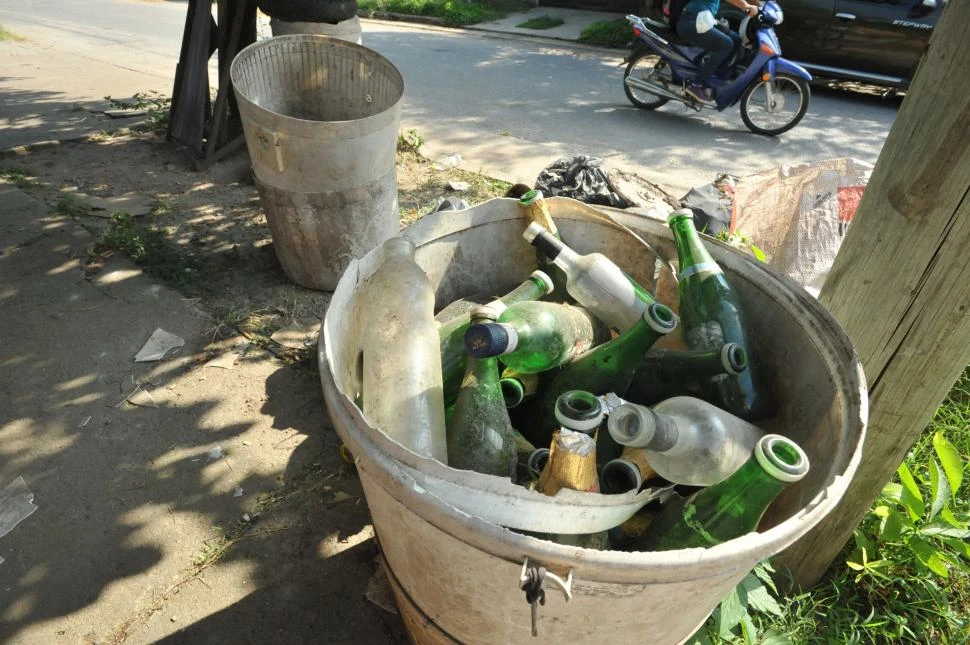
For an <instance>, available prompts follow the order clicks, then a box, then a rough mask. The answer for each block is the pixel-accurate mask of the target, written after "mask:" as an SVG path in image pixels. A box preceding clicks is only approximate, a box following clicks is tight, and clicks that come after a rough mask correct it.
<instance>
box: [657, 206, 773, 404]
mask: <svg viewBox="0 0 970 645" xmlns="http://www.w3.org/2000/svg"><path fill="white" fill-rule="evenodd" d="M667 224H668V225H669V226H670V229H671V230H672V231H673V233H674V241H675V243H676V245H677V258H678V261H679V267H680V275H679V281H678V285H677V289H678V293H679V296H680V318H681V325H682V326H683V327H684V335H685V337H686V339H687V345H688V347H690V348H691V349H694V350H705V349H706V350H714V349H718V348H720V347H721V346H723V345H724V343H737V344H738V345H740V346H741V347H743V348H744V350H745V352H746V353H747V359H748V369H746V370H744V371H743V372H741V373H740V374H738V375H733V376H732V375H728V374H719V375H717V376H713V377H709V378H707V379H704V381H703V386H704V387H705V388H707V389H708V394H707V396H706V397H705V398H708V399H709V400H713V399H719V401H718V405H719V406H720V407H722V408H724V409H726V410H728V411H730V412H731V413H732V414H735V415H737V416H739V417H742V418H744V419H748V420H757V419H762V418H765V417H767V416H770V415H771V414H772V412H773V410H774V404H773V402H772V401H771V396H770V393H769V392H768V388H767V387H766V385H765V383H764V380H763V377H762V375H761V372H760V366H759V364H758V361H757V359H756V357H755V356H754V354H755V353H756V352H755V351H754V348H753V347H752V346H751V345H750V343H749V342H748V338H747V333H746V330H745V327H744V315H743V313H742V310H741V304H740V302H739V300H738V297H737V294H736V293H735V291H734V289H733V288H732V287H731V285H730V284H729V283H728V281H727V279H726V278H725V277H724V272H723V271H722V270H721V267H720V266H719V265H718V264H717V262H715V261H714V258H713V257H711V254H710V252H708V250H707V248H706V247H705V246H704V243H703V242H702V241H701V237H700V235H699V234H698V232H697V229H696V228H694V219H693V213H691V211H690V210H688V209H681V210H676V211H673V212H672V213H671V214H670V215H669V216H668V218H667Z"/></svg>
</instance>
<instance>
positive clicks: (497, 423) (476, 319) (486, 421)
mask: <svg viewBox="0 0 970 645" xmlns="http://www.w3.org/2000/svg"><path fill="white" fill-rule="evenodd" d="M471 317H472V323H482V322H489V321H494V320H495V318H496V317H497V314H496V312H495V310H494V309H493V308H491V307H489V306H488V305H482V306H479V307H476V308H474V309H472V312H471ZM447 439H448V441H447V443H448V465H449V466H451V467H452V468H458V469H461V470H474V471H476V472H480V473H485V474H487V475H497V476H499V477H508V478H510V479H511V478H513V477H515V469H516V463H517V461H518V460H517V455H516V436H515V431H514V430H513V429H512V422H511V421H510V420H509V413H508V411H507V410H506V409H505V399H504V398H503V397H502V388H501V386H500V385H499V369H498V360H497V359H496V358H482V359H477V358H469V359H468V361H467V366H466V368H465V377H464V378H463V379H462V382H461V389H460V390H459V392H458V398H457V399H456V401H455V408H454V410H453V412H452V413H451V420H450V423H449V425H448V429H447Z"/></svg>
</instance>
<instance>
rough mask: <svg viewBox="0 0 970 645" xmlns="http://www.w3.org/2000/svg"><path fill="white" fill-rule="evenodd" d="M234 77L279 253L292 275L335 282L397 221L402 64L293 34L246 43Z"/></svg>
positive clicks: (311, 283) (316, 285)
mask: <svg viewBox="0 0 970 645" xmlns="http://www.w3.org/2000/svg"><path fill="white" fill-rule="evenodd" d="M230 77H231V79H232V84H233V88H234V90H235V93H236V99H237V101H238V103H239V112H240V115H241V117H242V123H243V130H244V132H245V136H246V144H247V146H248V148H249V156H250V159H251V161H252V166H253V174H254V176H255V179H256V187H257V189H258V190H259V195H260V200H261V202H262V204H263V209H264V210H265V211H266V220H267V222H268V223H269V227H270V230H271V232H272V235H273V245H274V248H275V250H276V257H277V258H278V259H279V261H280V265H282V267H283V271H284V272H285V273H286V275H287V276H288V277H289V278H290V279H291V280H293V281H294V282H296V283H297V284H299V285H301V286H304V287H309V288H311V289H320V290H324V291H331V290H333V289H334V288H335V287H336V285H337V281H338V280H339V278H340V276H341V274H342V273H343V272H344V269H345V268H346V267H347V265H348V264H349V263H350V261H351V260H352V259H353V258H359V257H361V256H362V255H363V254H364V253H366V252H367V251H368V250H370V249H372V248H374V247H375V246H378V245H379V244H380V243H381V242H383V241H384V240H385V239H387V238H388V237H390V236H392V235H394V234H396V233H397V231H398V229H399V228H400V224H399V220H398V212H397V211H398V208H397V169H396V165H395V163H396V158H395V154H396V149H397V136H398V129H399V124H400V118H401V107H400V101H401V96H402V95H403V93H404V81H403V79H402V78H401V74H400V72H399V71H398V70H397V68H396V67H394V65H393V64H391V62H390V61H388V60H387V59H386V58H384V57H383V56H381V55H380V54H378V53H377V52H374V51H372V50H370V49H367V48H366V47H361V46H360V45H356V44H354V43H351V42H347V41H345V40H339V39H336V38H330V37H327V36H319V35H311V34H295V35H287V36H276V37H274V38H269V39H267V40H262V41H258V42H256V43H253V44H252V45H249V46H248V47H246V48H245V49H243V50H242V51H241V52H239V55H238V56H236V58H235V59H234V60H233V62H232V66H231V69H230Z"/></svg>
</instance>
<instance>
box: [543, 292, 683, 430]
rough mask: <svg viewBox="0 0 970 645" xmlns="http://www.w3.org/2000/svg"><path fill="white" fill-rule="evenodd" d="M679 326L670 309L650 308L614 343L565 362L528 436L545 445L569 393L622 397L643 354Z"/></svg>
mask: <svg viewBox="0 0 970 645" xmlns="http://www.w3.org/2000/svg"><path fill="white" fill-rule="evenodd" d="M676 326H677V317H676V316H675V315H674V312H673V311H671V310H670V307H667V306H666V305H662V304H660V303H654V304H652V305H649V306H648V307H647V308H646V309H645V310H644V312H643V315H642V317H641V318H640V320H639V321H638V322H637V323H636V324H635V325H634V326H633V327H631V328H630V329H628V330H627V331H625V332H623V333H622V334H620V335H619V336H617V337H616V338H614V339H613V340H610V341H608V342H605V343H603V344H602V345H598V346H596V347H594V348H593V349H591V350H590V351H588V352H586V353H585V354H583V355H581V356H579V357H577V358H576V359H575V360H573V361H571V362H569V363H566V364H565V365H564V366H563V367H562V369H560V370H559V372H558V373H557V374H556V375H555V377H553V378H552V380H551V381H550V383H549V385H547V386H546V388H545V390H544V391H543V393H542V394H541V395H540V396H537V397H536V398H535V399H534V400H533V401H534V403H533V406H534V408H533V409H532V413H533V418H534V422H533V426H532V427H531V428H530V429H529V433H533V434H529V433H526V436H528V437H529V438H530V439H531V440H532V442H533V443H534V444H536V445H545V444H547V443H548V441H549V437H550V436H551V434H552V431H553V430H554V429H555V427H556V417H555V411H556V401H557V399H558V398H559V396H560V395H562V394H563V393H564V392H568V391H569V390H586V391H588V392H591V393H593V394H594V395H597V396H598V395H603V394H606V393H609V392H613V393H615V394H616V395H617V396H620V397H623V396H624V395H625V394H626V390H627V388H628V387H629V385H630V381H631V380H632V379H633V375H634V373H635V372H636V369H637V367H638V366H639V365H640V361H641V360H643V356H644V354H646V352H647V350H648V349H650V347H651V346H652V345H653V344H654V343H655V342H656V341H657V339H658V338H660V337H661V336H663V335H664V334H668V333H670V332H671V331H672V330H673V329H674V327H676Z"/></svg>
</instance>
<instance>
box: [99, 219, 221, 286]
mask: <svg viewBox="0 0 970 645" xmlns="http://www.w3.org/2000/svg"><path fill="white" fill-rule="evenodd" d="M112 251H117V252H119V253H124V254H125V255H126V256H128V257H129V258H131V259H132V260H133V261H134V262H135V264H137V265H138V266H139V267H141V268H142V269H143V270H144V271H145V272H146V273H147V274H149V275H151V276H153V277H156V278H158V279H160V280H162V281H164V282H166V283H167V284H168V285H170V286H172V287H173V288H175V289H181V290H183V291H184V292H185V293H187V295H193V294H194V293H196V292H197V290H198V287H199V283H200V281H203V280H204V278H203V276H202V272H201V271H200V269H201V266H202V262H201V261H200V260H199V258H197V257H196V256H195V255H194V254H192V252H191V251H189V250H188V249H184V248H178V247H176V246H175V245H173V244H171V243H170V242H169V234H168V232H167V231H165V230H164V229H160V228H157V227H154V226H151V225H146V224H142V223H140V222H138V221H136V220H135V218H133V217H132V216H131V215H130V214H128V213H126V212H124V211H115V212H114V213H112V215H111V226H110V227H109V228H108V230H107V231H105V232H104V233H103V234H102V235H101V238H100V239H99V240H98V243H97V244H96V245H95V252H97V253H108V252H112Z"/></svg>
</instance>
